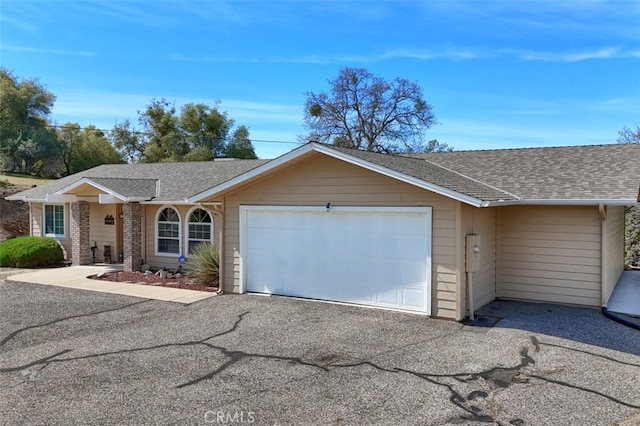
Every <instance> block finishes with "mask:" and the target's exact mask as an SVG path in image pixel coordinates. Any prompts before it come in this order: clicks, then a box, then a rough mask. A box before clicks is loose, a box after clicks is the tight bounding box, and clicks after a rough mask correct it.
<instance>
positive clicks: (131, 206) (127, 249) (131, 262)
mask: <svg viewBox="0 0 640 426" xmlns="http://www.w3.org/2000/svg"><path fill="white" fill-rule="evenodd" d="M122 216H123V227H122V229H123V234H124V236H123V239H124V265H123V268H124V270H125V271H127V272H133V271H139V270H140V266H142V206H140V204H139V203H126V204H124V205H123V206H122Z"/></svg>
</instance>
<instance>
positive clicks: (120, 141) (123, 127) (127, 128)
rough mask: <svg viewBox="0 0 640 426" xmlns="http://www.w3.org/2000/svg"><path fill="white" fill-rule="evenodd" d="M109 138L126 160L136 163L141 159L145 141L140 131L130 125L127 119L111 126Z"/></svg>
mask: <svg viewBox="0 0 640 426" xmlns="http://www.w3.org/2000/svg"><path fill="white" fill-rule="evenodd" d="M110 138H111V143H112V144H113V146H114V147H115V148H116V149H117V150H118V152H120V154H121V155H122V158H124V159H125V160H126V161H127V162H129V163H138V162H140V161H141V160H142V155H143V153H144V148H145V143H146V142H145V139H144V136H143V135H142V133H140V132H139V131H137V130H136V129H135V128H134V127H133V126H132V125H131V122H130V121H129V119H126V120H124V121H123V122H122V123H119V124H116V125H115V126H113V130H111V132H110Z"/></svg>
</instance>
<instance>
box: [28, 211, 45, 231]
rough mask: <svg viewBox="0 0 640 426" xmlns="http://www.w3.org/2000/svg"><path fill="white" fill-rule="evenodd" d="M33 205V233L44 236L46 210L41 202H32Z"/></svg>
mask: <svg viewBox="0 0 640 426" xmlns="http://www.w3.org/2000/svg"><path fill="white" fill-rule="evenodd" d="M30 205H31V235H33V236H34V237H42V228H43V227H44V225H43V220H44V212H43V211H42V210H43V207H42V204H41V203H30Z"/></svg>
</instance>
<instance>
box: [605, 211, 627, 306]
mask: <svg viewBox="0 0 640 426" xmlns="http://www.w3.org/2000/svg"><path fill="white" fill-rule="evenodd" d="M602 235H603V239H602V240H603V247H602V250H603V253H602V258H603V264H604V267H603V268H602V274H603V277H602V305H603V306H605V305H606V304H607V302H609V298H610V297H611V293H612V292H613V288H614V287H615V286H616V283H617V282H618V278H620V274H622V271H623V270H624V207H623V206H609V207H608V208H607V211H606V219H605V220H604V222H603V230H602Z"/></svg>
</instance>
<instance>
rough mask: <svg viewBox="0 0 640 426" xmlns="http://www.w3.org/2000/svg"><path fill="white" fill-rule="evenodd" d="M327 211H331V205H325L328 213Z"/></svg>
mask: <svg viewBox="0 0 640 426" xmlns="http://www.w3.org/2000/svg"><path fill="white" fill-rule="evenodd" d="M329 209H331V203H327V211H329Z"/></svg>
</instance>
